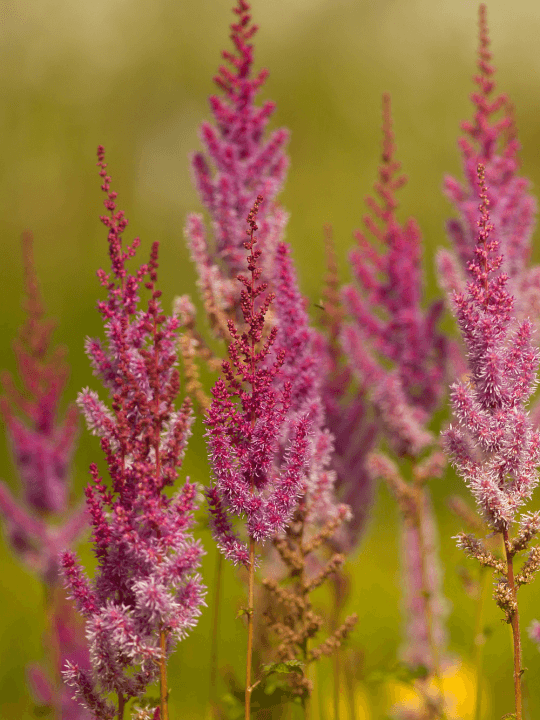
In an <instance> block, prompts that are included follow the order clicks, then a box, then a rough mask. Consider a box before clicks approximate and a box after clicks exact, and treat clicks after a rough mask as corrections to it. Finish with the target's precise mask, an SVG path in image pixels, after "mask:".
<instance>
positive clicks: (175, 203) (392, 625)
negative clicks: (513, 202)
mask: <svg viewBox="0 0 540 720" xmlns="http://www.w3.org/2000/svg"><path fill="white" fill-rule="evenodd" d="M232 4H233V3H232V0H177V1H176V2H174V1H173V0H92V2H83V1H82V0H23V1H21V0H2V1H1V2H0V97H1V98H2V100H1V101H0V137H1V144H2V161H1V163H0V167H1V169H0V197H1V199H2V202H1V208H0V221H1V254H0V287H1V293H2V295H1V302H0V326H1V329H2V331H1V333H0V359H1V362H0V365H1V366H2V367H4V368H8V369H10V370H14V362H13V356H12V353H11V348H10V343H11V340H12V338H13V337H14V335H15V333H16V331H17V328H18V326H19V325H20V323H21V321H22V319H23V315H22V311H21V287H22V285H21V283H22V263H21V253H20V240H19V238H20V235H21V232H22V231H23V230H25V229H30V230H32V231H33V233H34V235H35V255H36V264H37V270H38V273H39V276H40V279H41V288H42V291H43V295H44V298H45V302H46V305H47V308H48V309H49V311H50V313H51V314H52V315H53V316H54V317H55V318H57V320H58V330H57V333H56V338H57V340H58V341H59V342H61V343H63V344H65V345H66V346H67V347H68V348H69V360H70V363H71V367H72V372H71V377H70V381H69V385H68V388H67V391H66V395H65V402H66V403H67V401H68V400H72V399H73V398H74V397H75V395H76V393H77V392H78V391H79V389H80V388H81V387H83V386H86V385H90V386H91V387H93V388H95V389H98V388H97V385H96V382H95V380H94V379H93V377H92V376H91V373H90V368H89V364H88V362H87V360H86V358H85V356H84V352H83V339H84V336H86V335H97V334H100V332H101V325H100V320H99V316H98V314H97V312H96V310H95V304H96V301H97V299H98V298H100V297H101V296H102V293H101V288H100V287H99V284H98V282H97V279H96V276H95V272H96V269H97V268H98V267H101V266H106V263H107V245H106V234H105V231H104V228H103V227H102V226H101V224H100V223H99V220H98V216H99V214H101V212H102V195H101V193H100V190H99V182H98V176H97V172H96V168H95V159H96V158H95V150H96V146H97V145H98V144H103V145H104V146H105V148H106V150H107V160H108V162H109V170H110V172H111V174H112V177H113V186H114V188H115V189H116V190H118V192H119V206H120V207H121V208H123V209H125V210H126V213H127V216H128V217H129V219H130V225H129V228H128V230H129V232H130V233H131V234H132V235H140V236H141V238H142V249H141V254H140V257H141V261H142V260H145V259H146V257H147V252H148V250H149V247H150V243H151V242H152V241H154V240H159V241H160V243H161V277H160V283H161V287H162V288H163V292H164V304H165V307H167V308H169V307H170V305H171V302H172V300H173V297H174V296H175V295H176V294H180V293H186V292H188V293H193V294H195V292H196V289H195V275H194V270H193V267H192V265H191V263H190V260H189V257H188V253H187V251H186V248H185V245H184V240H183V226H184V223H185V218H186V215H187V213H188V212H190V211H194V210H195V211H198V210H200V205H199V201H198V198H197V196H196V193H195V191H194V188H193V186H192V182H191V175H190V169H189V162H188V157H189V154H190V153H191V152H192V151H193V150H196V149H198V148H199V147H200V145H199V140H198V136H197V130H198V126H199V124H200V122H201V121H202V120H203V119H207V118H208V117H209V111H208V105H207V97H208V95H209V94H210V93H212V92H214V87H213V84H212V76H213V74H214V72H215V70H216V68H217V66H218V63H219V62H220V50H221V49H223V48H229V45H230V42H229V39H228V34H229V33H228V26H229V24H230V22H231V17H232V16H231V12H230V8H231V5H232ZM488 13H489V14H488V17H489V24H490V28H491V36H492V40H493V45H492V47H493V51H494V53H495V64H496V66H497V68H498V82H499V87H500V89H502V90H504V91H507V92H508V93H509V95H510V97H511V99H512V101H513V102H514V104H515V107H516V116H517V122H518V128H519V137H520V140H521V143H522V146H523V151H522V160H523V173H524V174H525V175H526V176H528V177H529V178H530V179H531V181H532V183H533V187H534V188H538V186H539V181H540V155H539V153H538V145H539V141H540V127H539V124H538V117H539V116H540V112H539V111H540V55H539V54H538V45H537V43H538V37H539V36H540V6H539V5H538V3H537V1H536V0H514V2H513V3H512V4H510V3H508V2H507V1H506V0H492V1H491V2H489V3H488ZM253 15H254V18H255V20H256V22H257V23H258V24H259V25H260V31H259V33H258V35H257V36H256V55H255V58H256V66H257V67H262V66H266V67H268V68H269V70H270V79H269V80H268V82H267V84H266V86H265V87H264V89H263V93H262V96H263V97H264V98H271V99H273V100H274V101H275V102H276V103H277V111H276V114H275V116H274V120H273V124H272V127H277V126H286V127H288V128H290V130H291V131H292V138H291V143H290V147H289V152H290V157H291V167H290V172H289V177H288V180H287V183H286V185H285V188H284V190H283V193H282V195H281V200H282V202H283V204H284V206H285V207H286V208H287V209H288V210H289V211H290V213H291V219H290V223H289V226H288V231H287V239H288V240H289V241H290V243H291V244H292V247H293V252H294V257H295V260H296V262H297V267H298V272H299V276H300V281H301V286H302V289H303V291H304V292H305V294H306V295H307V296H308V298H309V299H310V301H311V304H312V307H311V311H312V313H313V317H314V319H316V318H317V313H320V310H319V309H318V308H317V307H316V306H315V305H314V304H316V303H318V302H319V298H320V288H321V279H322V276H323V274H324V250H323V243H322V236H323V234H322V227H323V224H324V223H328V222H330V223H332V225H333V227H334V234H335V239H336V243H337V249H338V254H339V258H340V262H341V273H342V277H343V278H344V279H346V278H348V270H347V265H346V257H347V249H348V248H349V247H350V246H351V244H352V239H351V233H352V230H353V229H354V228H356V227H358V226H359V224H360V221H361V217H362V214H363V213H364V204H363V198H364V196H365V195H366V194H367V193H368V192H369V191H370V189H371V185H372V182H373V180H374V178H375V173H376V168H377V163H378V158H379V154H380V150H379V147H380V97H381V93H382V92H384V91H388V92H390V93H391V95H392V100H393V112H394V119H395V131H396V137H397V144H398V155H399V158H400V159H401V160H402V162H403V166H404V169H405V171H406V172H407V174H408V175H409V178H410V182H409V184H408V186H407V187H406V188H405V189H404V190H403V191H402V192H401V201H402V210H401V213H402V218H405V217H406V216H409V215H412V216H415V217H416V218H417V220H418V222H419V224H420V226H421V228H422V231H423V234H424V240H425V272H426V282H427V295H428V297H430V298H431V297H434V296H435V295H436V294H437V293H438V289H437V284H436V280H435V276H434V270H433V256H434V252H435V250H436V248H437V247H439V246H441V245H444V244H446V239H445V235H444V221H445V219H446V218H447V217H448V216H449V214H450V213H451V208H450V206H449V204H448V203H447V202H446V200H445V199H444V197H443V195H442V193H441V185H442V179H443V176H444V174H445V173H448V172H450V173H453V174H457V175H458V176H459V175H460V162H459V154H458V151H457V146H456V140H457V137H458V128H459V123H460V121H461V120H462V119H465V118H468V117H470V115H471V105H470V103H469V100H468V94H469V92H470V91H471V89H472V82H471V76H472V74H473V72H474V70H475V48H476V38H477V4H476V3H475V2H469V1H465V0H463V1H459V0H394V1H392V0H370V1H369V2H368V1H366V0H332V2H330V1H329V0H272V1H271V2H262V1H259V0H254V2H253ZM539 259H540V252H539V251H538V249H535V250H534V260H535V261H538V260H539ZM450 326H451V324H450V321H448V327H450ZM443 420H444V418H443V417H441V422H442V421H443ZM201 435H202V430H201V425H200V423H199V424H198V425H197V426H196V429H195V437H194V438H193V440H192V442H191V444H190V447H189V452H188V455H187V458H186V463H185V471H186V473H188V474H189V475H190V476H191V477H192V478H194V479H196V480H198V481H201V482H203V483H206V482H207V481H208V469H207V465H206V461H205V453H204V445H203V442H202V439H201ZM97 458H100V450H99V447H98V443H97V441H96V440H95V438H91V437H90V436H89V435H88V433H87V432H86V431H85V430H84V429H83V428H82V424H81V440H80V445H79V450H78V453H77V456H76V461H75V465H74V487H75V495H77V496H79V495H80V493H81V491H82V488H83V487H84V485H85V484H86V483H87V479H88V475H87V467H88V464H89V463H90V462H91V461H92V460H95V459H97ZM0 478H3V479H4V480H5V481H7V482H8V483H9V484H10V486H11V487H12V488H13V489H14V490H15V489H16V488H17V478H16V474H15V471H14V468H13V466H12V464H11V461H10V458H9V453H8V450H7V446H6V443H5V442H4V441H1V442H0ZM457 491H461V492H462V494H465V492H464V491H463V488H462V487H461V482H460V481H459V480H457V479H456V478H454V477H453V476H450V477H449V478H448V479H447V480H445V482H444V483H442V482H441V483H439V484H438V486H436V487H434V488H433V494H434V498H435V505H436V509H437V514H438V518H439V521H440V535H441V538H440V545H441V552H442V555H443V557H444V560H445V576H444V583H445V592H446V594H447V597H448V598H449V599H450V601H451V604H452V612H451V615H450V619H449V638H450V640H449V647H450V650H451V652H453V653H454V654H455V655H456V656H457V655H459V656H461V657H463V658H465V660H467V661H470V660H471V657H472V652H473V622H474V603H473V601H472V600H471V599H470V598H468V597H467V596H466V594H465V593H464V592H463V589H462V586H461V582H460V580H459V578H458V570H459V568H460V567H461V566H463V565H464V558H463V556H462V554H461V552H460V551H458V550H456V548H455V543H454V541H453V540H452V535H454V534H455V533H456V532H458V531H459V530H460V526H459V522H458V521H457V520H456V519H455V518H454V517H453V516H452V515H451V514H450V513H449V511H448V510H447V509H446V505H445V499H446V497H447V496H448V495H450V494H451V493H454V492H457ZM537 505H538V503H535V504H534V507H536V506H537ZM395 528H396V508H395V506H394V502H393V500H392V498H391V497H390V495H389V493H388V491H387V490H386V488H384V487H381V488H379V490H378V493H377V501H376V504H375V506H374V508H373V512H372V518H371V521H370V525H369V527H368V530H367V532H366V536H365V539H364V542H363V544H362V546H361V547H360V549H359V551H358V552H357V553H356V555H355V556H354V557H352V558H351V559H350V562H349V565H348V567H349V572H350V574H351V578H352V583H353V598H354V599H353V600H351V602H350V608H348V609H349V610H350V611H353V610H354V611H356V612H358V614H359V616H360V621H359V623H358V627H357V630H356V631H355V633H354V636H353V640H352V645H353V646H354V647H355V648H358V650H359V651H361V653H362V656H363V660H362V662H361V663H360V662H359V664H358V668H357V670H358V675H359V677H361V678H363V686H362V687H363V690H362V693H363V696H364V698H365V701H366V703H368V704H369V703H371V704H372V706H373V707H374V708H375V709H374V710H373V711H372V713H371V716H370V717H371V718H380V717H383V710H382V708H383V707H384V704H385V702H386V699H385V697H386V696H385V692H386V691H385V689H384V686H381V685H380V684H374V683H370V682H368V680H369V678H371V677H373V672H374V671H377V670H380V669H381V668H384V667H388V666H390V665H391V664H392V663H393V662H394V660H395V657H396V652H397V650H398V647H399V639H400V635H399V632H400V623H401V619H400V587H399V586H400V576H399V564H398V547H397V541H396V536H395ZM203 537H204V543H205V546H206V548H207V551H208V554H207V557H206V559H205V564H204V573H205V577H206V578H207V581H208V584H209V585H211V583H212V573H213V567H214V551H213V548H212V544H211V541H210V539H209V537H208V535H207V534H203ZM81 553H82V555H83V557H84V558H85V561H87V562H88V563H89V564H90V565H91V562H92V560H91V556H90V555H89V553H88V550H87V549H85V548H82V549H81ZM0 567H1V570H0V608H1V610H0V668H1V669H0V718H2V720H4V719H5V720H10V719H11V718H17V719H19V718H20V719H21V720H27V719H28V718H32V717H35V715H34V707H33V702H32V699H31V697H30V696H29V694H28V691H27V688H26V685H25V682H24V667H25V665H26V664H27V663H28V662H30V661H33V660H36V659H39V658H40V656H41V653H42V649H41V633H42V632H43V628H44V621H43V617H42V600H43V599H42V591H41V588H40V586H39V583H38V582H37V581H36V580H35V579H34V578H33V577H32V576H31V575H29V574H28V573H27V572H26V571H25V570H24V569H23V568H21V567H20V566H19V565H18V564H17V563H16V562H15V561H14V560H13V558H12V557H11V555H10V553H9V552H8V550H7V549H6V548H5V546H4V544H3V541H2V544H1V546H0ZM225 597H226V602H225V603H224V606H223V609H222V618H223V623H222V636H221V648H220V653H221V657H222V661H223V664H228V665H230V666H232V667H233V668H235V669H236V670H238V671H239V672H242V668H243V664H244V653H245V650H244V646H245V634H244V629H243V627H242V623H241V621H240V620H235V619H234V616H235V614H236V613H235V610H236V607H237V606H239V605H240V603H241V598H242V586H241V584H240V583H239V582H238V581H237V579H236V577H235V574H234V572H233V570H232V569H231V568H228V570H227V577H226V586H225ZM323 600H324V598H323ZM520 606H521V612H522V624H523V628H524V629H525V628H526V627H527V626H528V625H529V623H530V621H531V620H532V618H533V617H535V616H536V617H540V580H537V582H536V585H533V586H531V587H526V588H524V589H523V590H522V591H521V598H520ZM485 621H486V624H487V625H488V626H489V628H490V632H491V635H490V638H489V640H488V642H487V645H486V666H485V675H486V679H487V695H488V700H489V703H490V707H491V710H489V711H488V712H487V714H486V718H487V717H500V715H502V714H503V713H505V712H510V711H511V710H512V679H511V672H512V669H511V640H510V631H509V629H508V627H507V626H506V625H504V623H502V622H501V620H500V617H499V615H498V613H497V611H496V609H495V608H494V604H493V603H492V602H491V601H488V604H487V608H486V618H485ZM209 628H210V612H209V611H208V610H207V611H205V613H204V615H203V617H202V619H201V621H200V624H199V626H198V627H197V629H196V630H195V631H194V632H193V633H192V634H191V636H190V637H189V638H188V639H186V640H185V642H184V643H183V644H182V645H181V647H180V649H179V651H178V652H177V654H176V655H175V657H174V660H173V661H172V662H171V677H172V678H176V681H175V682H174V683H173V687H172V694H171V717H173V718H179V717H182V718H183V719H184V720H189V719H190V718H202V717H204V713H205V710H204V709H203V708H205V703H206V700H207V696H208V670H207V668H208V660H209V644H208V637H209ZM523 644H524V664H525V666H526V667H527V672H526V675H525V678H526V681H527V687H528V694H529V697H528V700H527V702H528V707H529V709H528V712H529V715H528V717H530V718H534V717H538V716H539V715H540V682H538V678H539V677H540V653H538V651H537V649H536V648H535V647H534V646H533V645H532V643H531V642H530V641H529V640H528V638H527V636H526V633H525V632H524V641H523ZM330 669H331V666H330V664H329V663H327V664H323V665H321V670H320V673H319V675H320V682H321V687H322V691H323V692H322V693H321V697H322V698H323V700H322V701H321V702H322V705H323V706H324V697H325V696H329V692H327V691H329V689H330V683H331V678H330ZM223 687H224V686H223ZM457 687H458V686H457V685H456V690H457ZM467 688H468V689H467ZM470 691H471V687H470V686H467V685H466V683H465V685H463V687H462V689H461V690H460V692H462V693H465V694H467V693H470ZM486 708H487V706H486ZM323 709H324V708H323ZM464 713H465V714H463V715H462V717H463V718H465V717H468V716H467V714H466V711H465V710H464ZM331 717H332V715H331V712H330V709H329V708H328V709H327V710H324V712H323V714H322V715H321V718H331ZM359 717H362V713H360V715H359ZM366 717H369V716H368V715H366Z"/></svg>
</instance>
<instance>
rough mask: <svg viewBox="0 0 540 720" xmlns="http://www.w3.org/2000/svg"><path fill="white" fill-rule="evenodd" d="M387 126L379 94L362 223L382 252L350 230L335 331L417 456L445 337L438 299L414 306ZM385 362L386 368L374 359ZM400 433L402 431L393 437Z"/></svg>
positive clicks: (401, 447) (417, 241)
mask: <svg viewBox="0 0 540 720" xmlns="http://www.w3.org/2000/svg"><path fill="white" fill-rule="evenodd" d="M400 167H401V166H400V164H399V163H398V162H397V161H396V160H395V145H394V136H393V133H392V126H391V114H390V98H389V96H384V98H383V153H382V163H381V166H380V168H379V178H378V181H377V183H375V186H374V187H375V192H376V195H377V196H378V199H377V200H375V199H371V200H370V202H369V203H368V206H369V207H370V209H371V210H372V215H371V216H368V217H370V219H369V220H367V219H366V218H364V224H365V225H366V227H367V229H368V230H369V231H370V232H371V234H372V235H374V237H375V238H376V240H377V241H378V243H379V244H382V245H383V249H382V251H381V250H378V249H376V245H373V244H372V243H371V242H369V240H368V238H367V237H366V235H364V234H363V233H357V239H358V241H359V244H360V247H361V251H356V252H355V253H353V254H352V256H351V264H352V268H353V272H354V275H355V278H356V281H357V284H358V287H357V286H347V287H345V288H344V289H343V294H342V298H343V301H344V304H345V306H346V307H347V309H348V310H349V312H350V315H351V316H352V320H353V322H351V323H349V324H346V325H345V326H344V327H343V330H342V342H343V347H344V350H345V354H346V355H347V356H348V357H349V360H350V363H351V368H352V369H353V370H354V372H355V373H356V375H357V377H358V380H359V383H360V385H361V387H363V388H366V389H367V388H369V391H368V395H369V398H370V402H371V404H373V405H374V406H375V408H376V410H377V412H378V413H379V414H380V416H381V418H382V419H383V422H384V424H385V425H386V427H387V431H388V430H389V429H390V428H391V431H388V432H387V434H388V437H389V440H390V442H391V443H392V444H393V446H394V448H395V449H397V451H398V452H399V453H405V454H408V453H412V454H415V455H416V454H418V452H420V451H421V450H422V449H423V448H424V447H425V446H426V445H427V444H428V443H429V442H431V438H430V436H429V434H428V433H427V432H426V431H425V429H424V428H423V427H422V425H423V424H424V423H425V421H426V419H427V418H428V417H429V415H430V413H432V412H433V410H434V408H435V407H436V405H437V403H438V401H439V400H440V397H441V394H442V389H443V383H442V380H443V378H444V362H445V353H446V342H445V340H444V338H443V336H442V334H441V333H440V332H438V330H437V327H436V326H437V323H438V320H439V317H440V314H441V312H442V306H441V304H440V303H433V304H432V305H431V306H430V307H429V308H428V309H427V310H424V309H423V308H422V307H421V298H422V278H421V236H420V231H419V228H418V226H417V225H416V223H415V222H414V221H413V220H409V221H408V222H407V223H406V224H405V225H403V226H402V225H400V224H399V223H398V221H397V218H396V214H395V213H396V209H397V207H398V203H397V200H396V197H395V193H396V192H397V190H399V188H401V187H402V186H403V184H404V183H405V181H406V179H405V176H403V175H401V174H398V173H399V170H400ZM383 359H384V361H388V360H389V361H390V362H391V363H392V366H393V368H392V370H391V372H390V373H389V372H388V370H387V369H386V368H385V367H384V364H381V360H383ZM400 433H403V435H402V436H401V437H400Z"/></svg>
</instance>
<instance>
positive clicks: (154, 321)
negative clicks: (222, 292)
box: [63, 147, 204, 719]
mask: <svg viewBox="0 0 540 720" xmlns="http://www.w3.org/2000/svg"><path fill="white" fill-rule="evenodd" d="M98 166H99V168H100V176H101V178H102V183H103V184H102V190H103V191H104V192H105V193H106V195H107V199H106V200H105V207H106V208H107V210H108V212H109V214H108V215H105V216H103V217H102V218H101V220H102V222H103V224H104V225H105V227H107V229H108V241H109V255H110V258H111V267H112V271H111V273H105V272H104V271H102V270H100V271H99V272H98V276H99V279H100V281H101V284H102V285H103V286H104V287H105V288H106V289H107V291H108V298H107V301H106V302H100V303H99V304H98V307H99V310H100V312H101V314H102V315H103V317H104V319H105V328H106V335H107V340H108V344H107V346H104V345H103V344H102V343H101V342H100V341H99V340H90V339H89V340H87V343H86V348H87V352H88V355H89V356H90V359H91V362H92V365H93V367H94V373H95V374H96V375H97V376H98V377H99V378H100V379H101V381H102V382H103V384H104V385H105V387H107V388H108V390H109V391H110V393H111V396H112V409H109V408H108V407H107V406H106V405H105V403H104V402H102V401H101V400H100V399H99V397H98V395H97V393H95V392H94V391H92V390H89V389H86V390H84V391H83V392H82V393H81V394H80V395H79V398H78V403H79V405H80V407H81V408H82V410H83V412H84V414H85V417H86V420H87V424H88V426H89V428H90V429H91V430H92V431H93V432H94V433H95V434H96V435H98V436H99V437H101V447H102V449H103V451H104V453H105V457H106V460H107V465H108V469H109V473H110V476H111V486H110V488H109V487H107V486H106V485H105V483H104V482H103V480H102V479H101V478H100V476H99V472H98V469H97V466H96V465H95V464H93V465H92V466H91V468H90V471H91V475H92V478H93V480H94V483H93V485H91V486H89V487H88V488H87V489H86V500H87V505H88V511H89V513H90V516H91V518H92V526H93V542H94V552H95V554H96V557H97V559H98V562H99V566H98V569H97V572H96V576H95V578H94V580H93V581H90V580H88V578H87V577H86V575H85V573H84V571H83V569H82V568H81V566H80V565H79V563H78V562H77V560H76V558H75V556H74V555H73V553H71V552H66V553H64V556H63V568H64V574H65V577H66V583H67V586H68V588H69V591H70V593H71V595H72V597H73V598H74V599H75V601H76V603H77V606H78V608H79V610H80V612H81V613H82V614H83V616H84V617H85V619H86V633H87V637H88V640H89V643H90V652H91V661H92V671H91V672H87V671H85V670H83V669H82V668H80V667H78V666H77V665H76V664H70V665H69V666H68V667H67V669H66V671H65V677H66V679H67V681H68V682H69V683H70V684H72V685H73V686H74V688H75V691H76V693H77V695H78V697H79V699H80V700H81V701H82V703H83V704H85V705H86V707H88V708H89V709H90V710H91V711H92V712H94V714H95V715H96V717H98V718H103V719H105V718H112V717H113V715H114V714H115V713H116V710H115V709H114V707H113V706H112V705H111V703H110V701H109V698H108V695H109V693H111V692H114V693H116V695H117V697H118V713H119V714H120V710H121V709H122V708H123V706H124V704H125V702H126V701H127V700H128V699H129V698H130V697H134V696H140V695H142V694H143V693H144V691H145V689H146V687H147V686H148V684H149V683H152V682H153V681H154V680H156V679H157V677H158V674H159V671H160V667H163V664H164V663H165V660H166V657H167V656H168V655H169V654H170V653H171V652H172V650H173V648H174V646H175V645H176V643H177V642H178V641H179V640H181V639H182V638H183V637H184V636H185V635H186V633H187V632H189V630H190V629H191V628H192V627H193V626H194V625H195V623H196V622H197V617H198V615H199V614H200V609H201V605H202V604H203V596H204V589H203V586H202V584H201V580H200V577H199V575H198V574H197V572H196V571H197V568H198V566H199V562H200V557H201V554H202V549H201V547H200V545H199V544H198V542H196V541H195V540H194V539H193V536H192V532H191V529H190V528H191V526H192V524H193V515H192V513H193V510H194V507H195V504H196V495H197V490H196V487H195V485H193V484H191V483H189V482H186V484H185V485H184V486H183V487H182V488H181V489H180V490H179V491H178V492H176V494H174V495H173V496H172V497H170V498H169V497H168V496H167V495H166V494H165V492H164V490H165V488H166V487H168V486H171V485H173V483H174V482H175V480H176V477H177V474H178V469H179V467H180V465H181V462H182V457H183V454H184V451H185V447H186V442H187V439H188V436H189V433H190V427H191V423H192V416H191V412H190V407H189V403H184V405H183V406H182V408H181V409H180V410H175V408H174V402H175V399H176V397H177V395H178V392H179V377H178V372H177V370H176V369H175V365H176V362H177V361H176V353H175V340H176V334H175V331H176V329H177V327H178V319H177V318H176V317H175V316H171V317H167V316H165V315H164V314H163V312H162V310H161V307H160V301H159V298H160V295H161V292H160V291H159V290H157V289H156V280H157V269H158V244H157V243H154V245H153V246H152V252H151V256H150V262H149V263H148V265H142V266H141V267H140V268H139V270H138V271H137V273H136V274H135V275H132V274H129V273H128V271H127V269H126V261H127V259H128V258H130V257H132V256H133V255H134V254H135V251H136V248H137V247H138V245H139V240H138V239H135V240H134V242H133V243H132V244H131V245H130V246H127V247H124V246H123V245H122V237H121V236H122V233H123V232H124V230H125V228H126V225H127V219H126V218H125V216H124V213H123V212H122V211H117V210H116V203H115V200H116V193H115V192H113V191H111V189H110V177H109V176H108V175H107V173H106V164H105V162H104V151H103V148H101V147H100V148H98ZM145 278H147V280H146V281H145ZM143 282H144V287H145V288H146V289H147V290H148V291H149V293H150V299H149V302H148V306H147V309H146V310H141V309H139V291H140V287H141V284H142V283H143ZM162 681H163V677H162ZM162 704H163V700H162ZM162 711H163V710H162Z"/></svg>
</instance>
